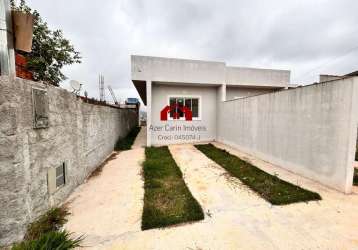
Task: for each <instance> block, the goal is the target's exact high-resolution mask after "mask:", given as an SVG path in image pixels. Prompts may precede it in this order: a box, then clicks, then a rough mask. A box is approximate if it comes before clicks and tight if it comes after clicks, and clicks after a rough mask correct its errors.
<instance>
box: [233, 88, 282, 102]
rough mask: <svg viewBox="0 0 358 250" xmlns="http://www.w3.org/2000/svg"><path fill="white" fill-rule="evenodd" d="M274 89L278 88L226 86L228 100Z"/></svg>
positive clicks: (261, 93)
mask: <svg viewBox="0 0 358 250" xmlns="http://www.w3.org/2000/svg"><path fill="white" fill-rule="evenodd" d="M273 91H276V90H274V89H257V88H243V87H230V86H226V100H233V99H235V98H237V97H239V98H241V97H247V96H255V95H263V94H267V93H270V92H273Z"/></svg>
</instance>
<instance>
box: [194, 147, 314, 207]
mask: <svg viewBox="0 0 358 250" xmlns="http://www.w3.org/2000/svg"><path fill="white" fill-rule="evenodd" d="M195 147H196V148H197V149H199V150H200V151H201V152H203V153H204V154H205V155H206V156H207V157H209V158H210V159H212V160H213V161H215V162H216V163H217V164H219V165H221V166H222V167H223V168H224V169H226V170H227V171H228V172H229V173H230V174H231V175H232V176H234V177H237V178H238V179H240V180H241V182H242V183H244V184H245V185H247V186H248V187H250V188H251V189H252V190H254V191H255V192H256V193H258V194H259V195H260V196H261V197H262V198H264V199H265V200H267V201H268V202H270V203H271V204H273V205H285V204H290V203H295V202H302V201H312V200H320V199H321V196H320V195H319V194H318V193H315V192H311V191H308V190H306V189H303V188H301V187H298V186H296V185H293V184H291V183H289V182H286V181H283V180H281V179H279V178H278V177H277V176H274V175H270V174H268V173H266V172H264V171H262V170H261V169H259V168H257V167H255V166H253V165H251V164H250V163H248V162H245V161H243V160H241V159H240V158H238V157H236V156H234V155H231V154H229V153H228V152H227V151H225V150H222V149H219V148H216V147H215V146H214V145H212V144H205V145H196V146H195Z"/></svg>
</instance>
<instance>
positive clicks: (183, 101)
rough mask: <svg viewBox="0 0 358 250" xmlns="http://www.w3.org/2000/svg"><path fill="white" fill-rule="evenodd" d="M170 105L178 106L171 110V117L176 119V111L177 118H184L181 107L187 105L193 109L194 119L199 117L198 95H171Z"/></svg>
mask: <svg viewBox="0 0 358 250" xmlns="http://www.w3.org/2000/svg"><path fill="white" fill-rule="evenodd" d="M169 105H170V106H176V108H175V109H172V110H170V113H169V117H170V118H171V119H174V118H175V117H174V115H175V113H176V114H177V115H178V117H176V119H179V120H183V119H184V113H183V112H182V111H181V109H180V108H181V107H183V106H185V107H186V108H188V109H190V110H191V111H192V115H193V116H192V117H193V119H194V120H195V119H199V105H200V104H199V98H198V97H170V98H169Z"/></svg>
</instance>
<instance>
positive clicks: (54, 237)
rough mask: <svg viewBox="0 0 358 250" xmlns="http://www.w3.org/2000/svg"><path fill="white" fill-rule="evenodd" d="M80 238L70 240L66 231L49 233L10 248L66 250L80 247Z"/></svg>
mask: <svg viewBox="0 0 358 250" xmlns="http://www.w3.org/2000/svg"><path fill="white" fill-rule="evenodd" d="M81 241H82V237H78V238H75V239H72V238H71V234H70V233H68V232H67V231H51V232H48V233H45V234H42V235H41V236H40V237H39V238H38V239H36V240H26V241H23V242H21V243H19V244H16V245H14V246H13V247H12V250H52V249H56V250H67V249H73V248H75V247H79V246H80V242H81Z"/></svg>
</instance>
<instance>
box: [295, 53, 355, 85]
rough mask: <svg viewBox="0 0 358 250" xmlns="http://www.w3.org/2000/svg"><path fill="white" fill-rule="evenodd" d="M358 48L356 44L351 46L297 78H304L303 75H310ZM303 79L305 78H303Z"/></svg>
mask: <svg viewBox="0 0 358 250" xmlns="http://www.w3.org/2000/svg"><path fill="white" fill-rule="evenodd" d="M357 49H358V46H355V47H353V48H350V49H349V50H347V51H346V52H344V53H343V54H341V55H339V56H336V57H334V58H333V59H330V60H329V61H328V60H327V61H326V62H325V63H323V64H321V65H319V66H317V67H315V68H313V69H311V70H309V71H307V72H305V73H303V74H301V75H299V76H298V77H296V79H300V78H302V76H306V77H308V75H309V74H310V73H312V72H313V71H316V70H318V69H320V68H323V67H325V66H327V65H329V64H331V63H332V62H334V61H336V60H338V59H340V58H342V57H345V56H346V55H348V54H349V53H351V52H352V51H354V50H357ZM303 79H305V78H303Z"/></svg>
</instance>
